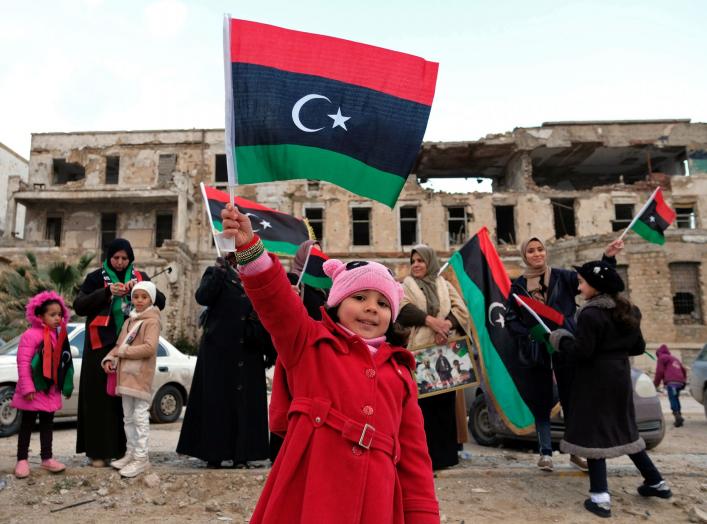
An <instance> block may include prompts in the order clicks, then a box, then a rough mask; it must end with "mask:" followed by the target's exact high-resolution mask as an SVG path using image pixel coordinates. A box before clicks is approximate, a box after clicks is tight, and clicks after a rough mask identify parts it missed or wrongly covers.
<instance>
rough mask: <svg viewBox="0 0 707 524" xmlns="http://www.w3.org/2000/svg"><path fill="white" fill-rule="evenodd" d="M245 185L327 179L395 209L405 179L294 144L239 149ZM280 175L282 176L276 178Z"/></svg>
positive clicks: (237, 156) (241, 172)
mask: <svg viewBox="0 0 707 524" xmlns="http://www.w3.org/2000/svg"><path fill="white" fill-rule="evenodd" d="M234 151H235V157H236V163H237V165H238V181H239V182H240V183H241V184H255V183H258V182H274V181H277V180H293V179H298V178H308V179H310V180H324V181H326V182H331V183H332V184H336V185H337V186H340V187H343V188H345V189H348V190H349V191H351V192H352V193H356V194H357V195H361V196H366V197H369V198H372V199H374V200H378V201H379V202H382V203H384V204H386V205H387V206H388V207H391V208H392V207H393V206H394V205H395V201H396V200H397V198H398V195H399V194H400V191H401V190H402V189H403V186H404V185H405V178H403V177H400V176H398V175H395V174H393V173H388V172H386V171H381V170H380V169H375V168H373V167H370V166H368V165H366V164H364V163H363V162H361V161H359V160H356V159H355V158H351V157H350V156H347V155H343V154H341V153H336V152H334V151H330V150H328V149H320V148H318V147H309V146H299V145H292V144H282V145H267V146H237V147H236V148H235V149H234ZM276 173H280V176H275V174H276Z"/></svg>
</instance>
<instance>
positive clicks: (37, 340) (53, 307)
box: [11, 291, 73, 478]
mask: <svg viewBox="0 0 707 524" xmlns="http://www.w3.org/2000/svg"><path fill="white" fill-rule="evenodd" d="M25 311H26V313H25V315H26V317H27V321H28V322H29V323H30V327H29V328H28V329H27V330H26V331H25V332H24V333H23V334H22V337H21V338H20V344H19V346H18V348H17V376H18V380H17V386H16V387H15V395H14V397H13V398H12V404H11V405H12V407H14V408H17V409H19V410H20V412H21V415H22V423H21V425H20V433H19V435H18V437H17V465H16V466H15V476H16V477H17V478H26V477H28V476H29V462H28V461H27V456H28V453H29V442H30V437H31V436H32V428H33V427H34V423H35V420H36V419H37V416H39V441H40V444H41V457H42V468H44V469H46V470H48V471H51V472H52V473H60V472H62V471H64V469H66V466H64V464H62V463H61V462H59V461H57V460H55V459H54V458H53V457H52V425H53V422H54V412H55V411H57V410H59V409H61V405H62V403H61V394H62V391H61V389H60V387H59V386H57V384H63V383H64V379H65V378H66V374H65V373H64V374H62V373H61V371H64V372H65V371H66V370H67V365H66V364H67V362H66V359H64V360H65V362H64V365H62V357H63V356H64V355H62V349H63V347H62V346H63V344H62V342H63V341H64V340H65V339H66V322H67V321H68V320H69V312H68V310H67V309H66V306H65V305H64V300H63V299H62V298H61V296H60V295H58V294H57V293H55V292H54V291H43V292H41V293H39V294H37V295H35V296H34V297H32V298H31V299H30V301H29V302H28V303H27V307H26V308H25ZM62 330H63V332H62ZM67 346H68V344H67ZM39 351H42V352H43V369H42V372H43V375H45V376H46V377H47V382H48V383H49V387H48V388H47V389H46V390H44V391H37V388H36V387H35V383H34V380H33V377H32V367H31V363H32V358H33V357H34V356H35V354H37V353H38V352H39ZM68 365H69V366H71V353H70V350H69V356H68ZM71 370H72V373H73V367H71ZM68 378H69V380H72V375H71V376H69V377H68ZM52 379H53V380H52ZM67 382H68V381H67ZM64 391H65V392H66V393H67V396H70V395H71V392H70V389H69V390H66V389H65V390H64Z"/></svg>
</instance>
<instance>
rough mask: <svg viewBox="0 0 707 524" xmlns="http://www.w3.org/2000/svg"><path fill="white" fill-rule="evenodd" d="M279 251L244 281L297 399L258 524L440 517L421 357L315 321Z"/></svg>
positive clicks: (393, 523) (427, 522)
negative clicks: (421, 398)
mask: <svg viewBox="0 0 707 524" xmlns="http://www.w3.org/2000/svg"><path fill="white" fill-rule="evenodd" d="M271 258H272V260H273V265H272V266H271V267H270V268H269V269H267V270H266V271H263V272H262V273H258V274H255V275H250V276H249V275H242V281H243V284H244V288H245V290H246V293H247V294H248V296H249V297H250V299H251V301H252V302H253V306H254V307H255V309H256V311H257V313H258V316H259V317H260V320H261V321H262V323H263V325H264V326H265V328H266V329H267V330H268V332H269V333H270V335H271V336H272V339H273V342H274V344H275V348H276V349H277V351H278V358H279V359H281V362H282V363H283V365H284V367H285V369H286V370H287V378H288V384H289V388H290V391H291V393H292V397H293V402H292V406H291V408H290V411H289V417H288V425H287V435H286V437H285V441H284V443H283V445H282V449H281V450H280V453H279V455H278V457H277V460H276V461H275V464H274V465H273V468H272V471H271V473H270V476H269V477H268V480H267V482H266V484H265V487H264V488H263V492H262V494H261V496H260V500H259V501H258V504H257V506H256V508H255V511H254V513H253V517H252V519H251V521H250V522H251V524H254V523H255V524H257V523H266V524H271V523H287V524H293V523H306V524H314V523H321V524H330V523H337V524H358V523H376V524H378V523H381V524H384V523H390V524H402V523H414V524H431V523H438V522H439V506H438V503H437V499H436V497H435V492H434V482H433V477H432V463H431V461H430V458H429V455H428V453H427V444H426V441H425V432H424V427H423V420H422V414H421V412H420V408H419V406H418V403H417V388H416V385H415V382H414V381H413V379H412V376H411V374H410V371H409V369H410V368H412V367H413V366H414V358H413V356H412V354H411V353H409V352H408V351H407V350H405V349H403V348H399V347H392V346H390V345H388V344H385V343H384V344H382V345H381V346H380V348H379V349H378V351H377V352H376V354H375V355H371V352H370V351H369V349H368V346H367V345H366V344H365V343H364V342H363V341H362V340H361V339H360V338H359V337H357V336H355V335H353V336H351V335H347V334H346V333H345V332H344V331H343V330H341V329H340V328H339V327H338V326H337V325H336V324H334V322H332V321H331V319H330V318H329V317H328V316H325V318H324V319H323V320H322V321H316V320H312V319H311V318H310V317H309V315H308V314H307V311H306V309H305V307H304V306H303V304H302V301H301V300H300V299H299V297H298V296H297V295H295V294H294V293H293V292H292V289H291V287H290V282H289V281H288V279H287V276H286V275H285V271H284V270H283V268H282V266H281V265H280V262H279V261H278V259H277V257H274V256H271ZM364 424H368V426H364ZM359 443H360V444H362V445H359ZM368 446H370V447H368Z"/></svg>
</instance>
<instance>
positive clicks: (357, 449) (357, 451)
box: [351, 444, 363, 457]
mask: <svg viewBox="0 0 707 524" xmlns="http://www.w3.org/2000/svg"><path fill="white" fill-rule="evenodd" d="M351 453H353V454H354V455H356V456H357V457H358V456H359V455H360V454H361V453H363V450H362V449H361V448H360V447H359V446H357V445H356V444H354V445H353V447H352V448H351Z"/></svg>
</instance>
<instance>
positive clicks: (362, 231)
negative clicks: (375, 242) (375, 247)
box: [351, 207, 371, 246]
mask: <svg viewBox="0 0 707 524" xmlns="http://www.w3.org/2000/svg"><path fill="white" fill-rule="evenodd" d="M351 225H352V228H351V229H352V231H353V245H354V246H370V245H371V208H370V207H352V208H351Z"/></svg>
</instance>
